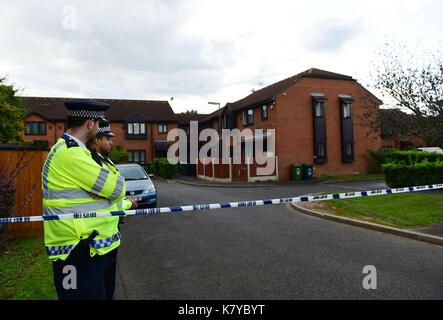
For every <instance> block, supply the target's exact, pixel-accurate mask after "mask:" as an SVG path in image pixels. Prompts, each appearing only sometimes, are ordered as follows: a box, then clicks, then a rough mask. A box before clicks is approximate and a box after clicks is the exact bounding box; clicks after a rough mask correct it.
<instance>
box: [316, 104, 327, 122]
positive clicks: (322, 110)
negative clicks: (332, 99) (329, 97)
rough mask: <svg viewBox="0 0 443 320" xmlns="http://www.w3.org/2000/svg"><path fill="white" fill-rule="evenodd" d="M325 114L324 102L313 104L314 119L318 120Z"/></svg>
mask: <svg viewBox="0 0 443 320" xmlns="http://www.w3.org/2000/svg"><path fill="white" fill-rule="evenodd" d="M324 114H325V103H324V102H316V103H315V117H316V118H320V117H323V116H324Z"/></svg>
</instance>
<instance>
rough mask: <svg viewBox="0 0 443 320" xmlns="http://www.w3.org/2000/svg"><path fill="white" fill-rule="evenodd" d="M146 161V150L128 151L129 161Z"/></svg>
mask: <svg viewBox="0 0 443 320" xmlns="http://www.w3.org/2000/svg"><path fill="white" fill-rule="evenodd" d="M145 161H146V152H145V150H132V151H128V162H145Z"/></svg>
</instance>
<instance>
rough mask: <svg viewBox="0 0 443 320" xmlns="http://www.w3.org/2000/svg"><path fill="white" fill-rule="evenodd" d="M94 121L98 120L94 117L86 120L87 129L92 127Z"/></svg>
mask: <svg viewBox="0 0 443 320" xmlns="http://www.w3.org/2000/svg"><path fill="white" fill-rule="evenodd" d="M96 121H98V120H96V119H88V120H86V127H87V128H88V130H91V129H92V128H94V126H95V123H96Z"/></svg>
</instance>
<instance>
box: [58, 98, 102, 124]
mask: <svg viewBox="0 0 443 320" xmlns="http://www.w3.org/2000/svg"><path fill="white" fill-rule="evenodd" d="M65 106H66V109H68V118H78V119H99V120H100V122H102V123H107V122H108V121H107V120H106V119H105V111H106V110H108V109H109V107H110V105H109V104H107V103H104V102H99V101H95V100H91V99H76V100H68V101H65Z"/></svg>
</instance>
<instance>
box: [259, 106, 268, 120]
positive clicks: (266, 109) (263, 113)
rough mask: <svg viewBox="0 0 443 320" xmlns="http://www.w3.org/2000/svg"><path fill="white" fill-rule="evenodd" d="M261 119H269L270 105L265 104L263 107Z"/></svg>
mask: <svg viewBox="0 0 443 320" xmlns="http://www.w3.org/2000/svg"><path fill="white" fill-rule="evenodd" d="M261 119H262V120H266V119H268V106H267V105H266V104H265V105H263V106H262V108H261Z"/></svg>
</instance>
